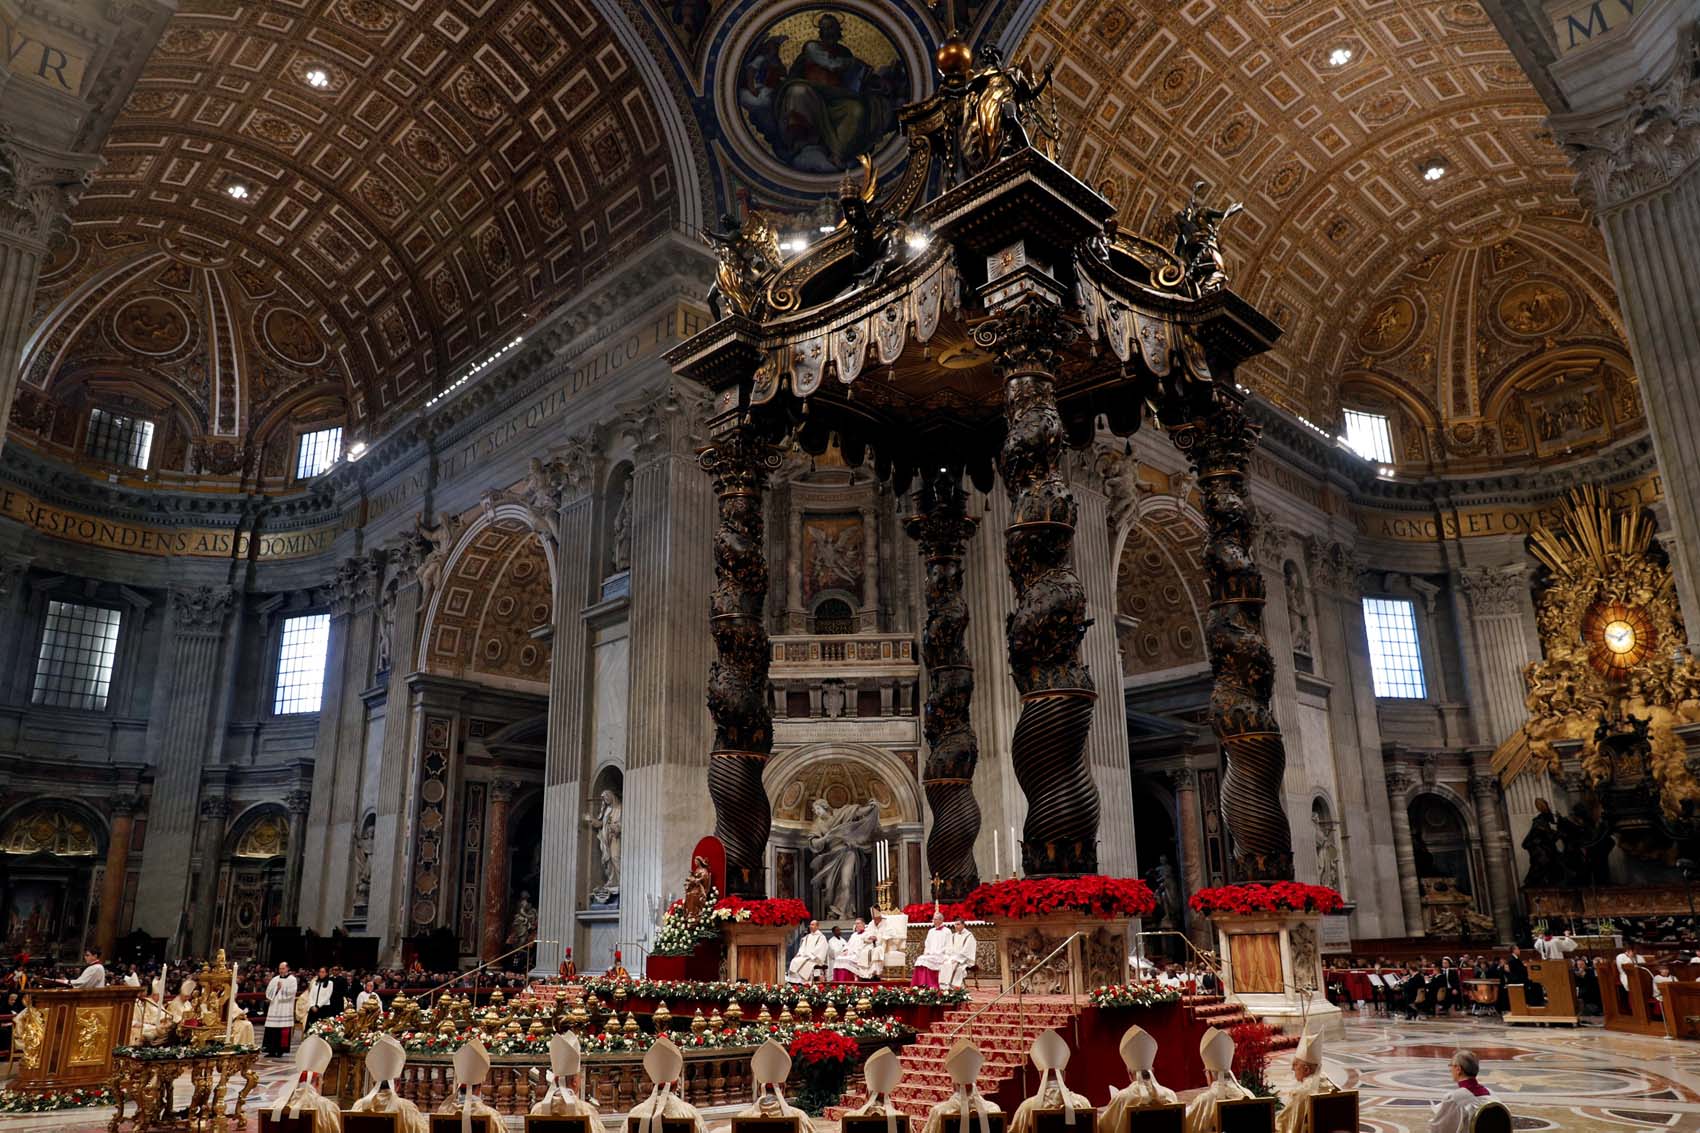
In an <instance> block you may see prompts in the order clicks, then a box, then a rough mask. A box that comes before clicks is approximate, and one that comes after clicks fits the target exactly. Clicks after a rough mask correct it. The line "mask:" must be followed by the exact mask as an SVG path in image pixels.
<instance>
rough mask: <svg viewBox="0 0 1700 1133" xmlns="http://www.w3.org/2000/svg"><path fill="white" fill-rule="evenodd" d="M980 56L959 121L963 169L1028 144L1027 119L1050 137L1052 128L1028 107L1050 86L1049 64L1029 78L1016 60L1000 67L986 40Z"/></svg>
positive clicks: (974, 170)
mask: <svg viewBox="0 0 1700 1133" xmlns="http://www.w3.org/2000/svg"><path fill="white" fill-rule="evenodd" d="M979 55H980V58H981V59H982V60H984V61H985V64H986V65H985V66H984V67H981V68H980V69H979V70H978V71H975V72H974V74H973V76H972V77H971V78H970V79H969V80H968V85H967V91H968V93H967V114H966V116H965V117H964V119H963V122H962V135H961V146H962V160H963V163H964V164H965V165H966V166H967V168H968V172H970V173H977V172H979V171H980V170H982V169H984V168H986V167H987V166H988V165H990V164H992V163H993V162H994V161H996V160H997V159H998V158H1000V157H1004V156H1005V155H1007V154H1012V153H1016V152H1017V151H1019V150H1023V149H1026V148H1027V147H1028V146H1030V145H1032V144H1033V141H1032V137H1031V135H1030V134H1029V133H1028V129H1027V124H1028V121H1029V120H1032V121H1033V122H1034V124H1035V125H1036V126H1037V127H1038V128H1039V130H1040V132H1041V133H1042V134H1043V135H1044V136H1045V137H1046V138H1047V139H1050V138H1052V137H1053V136H1054V133H1055V131H1054V129H1053V128H1052V127H1051V125H1050V124H1048V123H1046V122H1044V121H1043V120H1042V119H1037V118H1034V116H1033V111H1031V110H1029V109H1028V108H1029V106H1030V105H1031V104H1032V103H1034V102H1037V101H1038V99H1039V96H1040V95H1042V94H1044V93H1045V89H1046V88H1047V87H1049V86H1050V85H1051V68H1050V67H1048V66H1047V67H1046V68H1045V73H1044V75H1042V76H1041V77H1040V79H1039V81H1038V82H1034V81H1033V78H1032V76H1031V75H1029V74H1028V73H1027V70H1026V68H1024V67H1022V66H1020V65H1019V64H1017V65H1013V66H1005V64H1004V61H1003V54H1002V53H1001V52H1000V51H998V49H997V48H996V47H993V46H992V45H990V44H987V45H986V46H985V47H982V48H980V50H979Z"/></svg>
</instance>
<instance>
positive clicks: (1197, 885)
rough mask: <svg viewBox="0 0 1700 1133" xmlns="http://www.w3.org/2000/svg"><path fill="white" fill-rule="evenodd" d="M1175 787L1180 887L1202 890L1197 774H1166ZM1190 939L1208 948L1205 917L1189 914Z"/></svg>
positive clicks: (1181, 771)
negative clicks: (1178, 833) (1178, 831)
mask: <svg viewBox="0 0 1700 1133" xmlns="http://www.w3.org/2000/svg"><path fill="white" fill-rule="evenodd" d="M1169 777H1170V780H1171V781H1172V782H1173V783H1174V787H1175V811H1176V813H1175V821H1176V823H1177V824H1179V826H1180V835H1181V839H1180V841H1181V868H1180V875H1181V884H1182V885H1184V886H1185V887H1186V891H1187V893H1188V894H1189V895H1190V894H1193V893H1197V892H1198V891H1199V890H1200V889H1203V888H1205V887H1206V886H1205V873H1206V870H1205V864H1204V816H1203V815H1202V814H1200V813H1199V809H1198V772H1196V771H1194V770H1193V769H1192V768H1190V767H1182V768H1179V769H1177V770H1175V771H1172V772H1170V773H1169ZM1187 919H1188V922H1189V925H1188V927H1189V933H1188V934H1189V935H1190V936H1191V937H1192V938H1193V943H1194V944H1197V945H1198V946H1199V947H1200V948H1209V947H1211V945H1210V938H1211V929H1210V921H1209V918H1207V917H1195V916H1192V915H1191V913H1190V912H1189V913H1188V914H1187Z"/></svg>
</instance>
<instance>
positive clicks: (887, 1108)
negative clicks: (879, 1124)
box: [845, 1046, 903, 1133]
mask: <svg viewBox="0 0 1700 1133" xmlns="http://www.w3.org/2000/svg"><path fill="white" fill-rule="evenodd" d="M902 1080H903V1063H902V1062H901V1061H899V1060H898V1057H897V1055H895V1054H893V1053H892V1052H891V1048H890V1047H888V1046H882V1047H880V1049H878V1050H876V1051H874V1053H873V1054H871V1055H869V1056H868V1061H867V1062H865V1063H863V1064H862V1081H863V1082H865V1083H866V1084H867V1087H868V1100H867V1101H865V1102H863V1103H862V1104H861V1105H859V1106H857V1107H856V1108H855V1109H852V1110H848V1111H847V1112H846V1114H845V1116H847V1117H883V1118H885V1129H886V1133H897V1115H898V1114H900V1113H902V1112H903V1111H902V1110H900V1109H898V1108H897V1104H896V1103H895V1102H893V1101H892V1100H891V1091H893V1090H895V1089H897V1084H898V1083H899V1082H901V1081H902Z"/></svg>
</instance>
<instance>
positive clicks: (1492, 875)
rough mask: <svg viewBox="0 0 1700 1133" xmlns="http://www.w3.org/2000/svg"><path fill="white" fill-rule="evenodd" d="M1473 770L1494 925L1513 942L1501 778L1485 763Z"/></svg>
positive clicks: (1503, 939) (1473, 793) (1508, 840)
mask: <svg viewBox="0 0 1700 1133" xmlns="http://www.w3.org/2000/svg"><path fill="white" fill-rule="evenodd" d="M1487 762H1488V760H1487V759H1485V758H1484V759H1482V760H1481V766H1478V767H1477V768H1476V769H1475V770H1473V771H1471V772H1470V797H1471V798H1472V799H1473V800H1475V804H1476V825H1477V827H1478V828H1479V829H1480V830H1481V832H1482V858H1483V864H1485V865H1486V866H1487V881H1488V905H1489V908H1491V909H1492V911H1493V927H1494V931H1495V932H1496V933H1497V934H1498V936H1499V942H1500V943H1501V944H1509V943H1511V937H1512V930H1513V926H1512V922H1511V902H1512V900H1513V898H1514V893H1515V890H1514V889H1513V888H1512V883H1511V838H1510V836H1509V835H1508V834H1507V833H1506V830H1505V820H1504V818H1503V817H1502V816H1501V814H1500V805H1501V800H1500V790H1499V778H1498V777H1497V776H1495V775H1494V774H1493V773H1492V771H1491V770H1490V769H1489V768H1488V767H1487V766H1486V764H1487Z"/></svg>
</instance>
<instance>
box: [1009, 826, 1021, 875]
mask: <svg viewBox="0 0 1700 1133" xmlns="http://www.w3.org/2000/svg"><path fill="white" fill-rule="evenodd" d="M1020 868H1021V843H1020V842H1017V841H1016V840H1015V827H1013V826H1011V827H1010V828H1009V875H1010V876H1011V877H1015V876H1017V874H1018V873H1019V872H1020Z"/></svg>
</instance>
